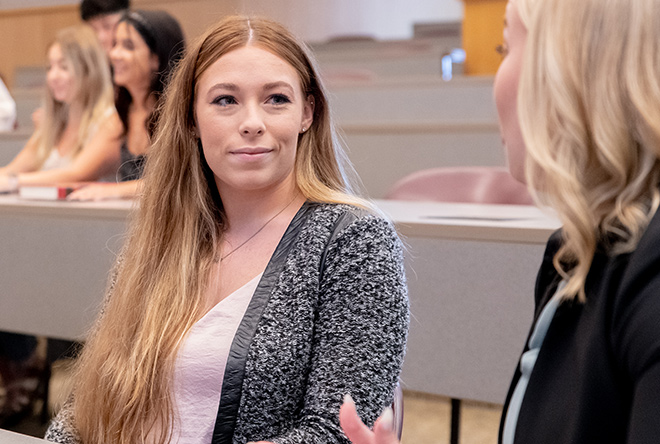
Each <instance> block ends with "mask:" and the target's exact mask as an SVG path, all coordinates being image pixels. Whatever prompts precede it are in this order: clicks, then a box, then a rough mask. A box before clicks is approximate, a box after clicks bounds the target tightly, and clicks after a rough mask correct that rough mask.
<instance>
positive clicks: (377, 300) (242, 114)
mask: <svg viewBox="0 0 660 444" xmlns="http://www.w3.org/2000/svg"><path fill="white" fill-rule="evenodd" d="M336 140H337V138H336V137H335V135H334V127H333V125H332V122H331V120H330V112H329V109H328V103H327V95H326V93H325V91H324V88H323V86H322V84H321V82H320V79H319V78H318V75H317V72H316V70H315V68H314V64H313V62H312V59H311V58H310V55H309V53H308V52H307V50H306V49H305V47H304V45H303V44H301V43H300V42H299V41H298V40H297V39H295V38H294V37H293V36H292V35H291V34H290V33H289V32H288V31H287V30H286V29H284V28H282V27H281V26H280V25H277V24H275V23H273V22H270V21H266V20H258V19H252V18H250V19H248V18H242V17H230V18H226V19H225V20H223V21H221V22H220V23H218V24H217V25H215V26H214V27H212V28H211V29H210V31H208V32H207V33H206V34H205V35H204V36H202V37H201V38H200V39H199V40H198V41H197V42H196V44H195V46H193V47H192V48H191V49H190V50H189V52H188V53H187V55H186V56H185V58H184V59H183V60H182V62H181V63H180V65H179V68H178V69H177V72H176V74H175V75H174V77H173V80H172V81H171V83H170V85H169V88H168V92H167V94H166V99H165V103H164V107H163V111H162V113H161V115H160V120H159V123H158V126H157V130H156V134H155V137H154V146H153V148H151V150H150V154H149V157H148V160H147V164H146V168H145V173H144V178H143V179H142V180H143V181H144V191H143V193H142V197H141V200H140V210H139V215H137V218H136V219H135V223H134V224H133V226H132V228H131V233H130V235H129V239H128V242H127V243H126V245H125V248H124V251H123V253H122V255H121V257H122V259H121V260H120V263H119V265H118V267H117V275H116V278H115V279H114V280H113V282H114V284H113V286H112V290H111V291H110V294H109V296H108V299H107V304H106V305H105V309H104V312H103V314H102V315H101V318H100V320H99V322H98V325H97V327H96V329H95V331H94V332H93V334H92V335H91V337H90V338H89V341H88V342H87V345H86V346H85V348H84V350H83V353H82V356H81V358H80V361H79V368H78V371H77V372H76V377H75V381H76V386H75V388H74V393H73V397H72V399H73V401H72V404H70V405H69V406H68V407H67V408H65V409H64V410H63V412H62V413H61V414H60V415H59V416H58V417H57V418H56V419H55V420H54V422H53V423H52V424H51V427H50V429H49V432H48V433H47V438H48V439H50V440H53V441H56V442H61V443H74V442H85V443H92V442H106V443H119V442H129V441H130V442H142V441H143V440H146V441H147V442H166V441H167V439H168V438H171V440H172V442H186V443H194V442H199V443H210V442H241V443H246V442H248V441H250V442H257V441H258V442H263V441H266V442H277V443H280V444H287V443H291V444H293V443H301V444H302V443H307V444H309V443H315V442H316V443H327V444H331V443H345V442H346V438H345V437H344V436H343V434H342V432H341V429H340V428H339V422H338V417H337V411H338V409H339V405H340V403H341V399H342V394H343V393H345V392H347V391H350V392H351V393H355V394H358V395H359V399H360V407H361V409H362V411H363V412H364V413H365V414H366V418H367V421H369V420H371V421H373V420H374V419H375V418H376V416H377V415H378V413H379V412H380V410H381V409H382V407H383V406H384V405H387V404H389V403H391V402H392V397H393V393H394V388H395V386H396V384H397V380H398V376H399V372H400V370H401V366H402V363H403V353H404V347H405V341H406V333H407V327H408V300H407V291H406V286H405V278H404V274H403V257H402V246H401V242H400V241H399V239H398V237H397V235H396V232H395V230H394V228H393V226H392V225H391V223H389V222H388V221H386V220H384V219H383V218H382V217H380V216H379V215H378V214H377V213H375V212H374V211H372V210H371V209H370V205H369V204H367V203H366V202H365V201H363V200H361V199H359V198H358V197H356V196H355V195H354V194H353V193H352V192H351V188H350V186H349V184H348V183H347V182H346V179H345V178H346V174H345V170H344V168H343V164H342V159H343V155H342V151H341V147H340V146H338V145H337V144H336ZM101 369H102V370H101Z"/></svg>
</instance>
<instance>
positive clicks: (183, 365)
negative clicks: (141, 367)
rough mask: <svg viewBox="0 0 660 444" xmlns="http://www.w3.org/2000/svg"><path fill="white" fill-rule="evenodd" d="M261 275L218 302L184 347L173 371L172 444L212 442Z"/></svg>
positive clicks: (186, 340) (195, 327)
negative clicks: (237, 339) (231, 360)
mask: <svg viewBox="0 0 660 444" xmlns="http://www.w3.org/2000/svg"><path fill="white" fill-rule="evenodd" d="M262 274H263V273H261V274H259V275H258V276H256V277H254V278H253V279H252V280H251V281H250V282H248V283H247V284H245V285H244V286H242V287H241V288H239V289H238V290H236V291H235V292H233V293H232V294H230V295H229V296H227V297H226V298H225V299H223V300H221V301H220V302H218V304H216V305H215V307H213V308H212V309H211V310H209V312H208V313H206V314H205V315H204V317H202V318H201V319H200V320H199V321H197V323H195V325H193V327H192V328H191V329H190V332H189V333H188V336H187V337H186V339H185V341H184V343H183V344H182V346H181V349H180V351H179V356H178V357H177V362H176V365H175V369H174V409H175V412H176V417H175V419H174V421H173V433H172V443H185V444H196V443H199V444H202V443H204V444H208V443H210V442H211V438H212V435H213V428H214V426H215V421H216V417H217V414H218V406H219V405H220V394H221V390H222V381H223V378H224V374H225V366H226V364H227V357H228V356H229V349H230V348H231V344H232V342H233V340H234V336H235V335H236V330H237V329H238V326H239V324H240V323H241V320H242V319H243V315H244V314H245V310H247V307H248V305H249V304H250V300H251V299H252V295H253V294H254V291H255V290H256V288H257V285H258V284H259V280H260V279H261V275H262Z"/></svg>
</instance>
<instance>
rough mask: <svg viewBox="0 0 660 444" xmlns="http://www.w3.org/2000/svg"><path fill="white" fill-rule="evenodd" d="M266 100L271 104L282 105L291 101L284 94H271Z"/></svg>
mask: <svg viewBox="0 0 660 444" xmlns="http://www.w3.org/2000/svg"><path fill="white" fill-rule="evenodd" d="M268 101H269V102H270V103H272V104H273V105H284V104H286V103H291V99H289V98H288V97H287V96H285V95H284V94H273V95H272V96H270V97H269V98H268Z"/></svg>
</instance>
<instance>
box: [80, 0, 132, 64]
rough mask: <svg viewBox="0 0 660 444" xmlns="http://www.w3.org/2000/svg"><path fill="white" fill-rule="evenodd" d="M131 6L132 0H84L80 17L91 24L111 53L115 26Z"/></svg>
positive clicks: (81, 3) (107, 50) (102, 44)
mask: <svg viewBox="0 0 660 444" xmlns="http://www.w3.org/2000/svg"><path fill="white" fill-rule="evenodd" d="M130 6H131V2H130V0H82V1H81V2H80V18H82V19H83V21H84V22H86V23H87V24H88V25H90V26H91V27H92V28H93V29H94V32H95V33H96V36H97V37H98V39H99V42H101V46H102V47H103V49H104V50H105V52H106V53H107V54H110V50H111V49H112V42H113V39H114V36H115V28H116V27H117V24H118V23H119V20H120V19H121V17H122V15H124V13H125V12H126V11H128V9H129V8H130Z"/></svg>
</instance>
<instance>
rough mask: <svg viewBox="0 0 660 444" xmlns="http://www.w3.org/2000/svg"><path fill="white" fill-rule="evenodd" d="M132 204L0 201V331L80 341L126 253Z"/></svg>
mask: <svg viewBox="0 0 660 444" xmlns="http://www.w3.org/2000/svg"><path fill="white" fill-rule="evenodd" d="M129 208H130V203H122V204H120V205H114V207H106V208H102V207H101V206H100V205H98V204H76V203H67V202H38V203H36V202H35V203H31V202H21V201H18V199H16V198H12V197H3V198H2V200H0V233H2V234H1V236H2V254H0V283H2V290H0V291H1V292H2V294H1V298H2V301H3V303H2V306H3V309H2V310H0V327H1V329H2V330H9V331H15V332H21V333H31V334H37V335H44V336H50V337H55V338H65V339H81V338H82V337H83V336H84V334H85V332H86V331H87V330H88V328H89V326H90V325H91V323H92V321H93V319H94V318H95V317H96V313H97V310H98V307H99V304H100V302H101V300H102V297H103V294H104V290H105V286H106V282H107V276H108V271H109V270H110V268H111V266H112V263H113V261H114V259H115V256H116V254H117V252H118V251H119V250H120V248H121V244H122V241H123V235H124V232H125V229H126V217H127V214H128V210H129Z"/></svg>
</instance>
